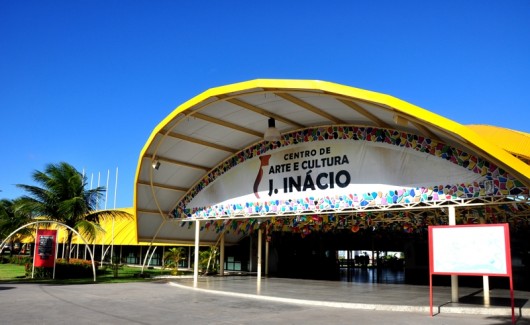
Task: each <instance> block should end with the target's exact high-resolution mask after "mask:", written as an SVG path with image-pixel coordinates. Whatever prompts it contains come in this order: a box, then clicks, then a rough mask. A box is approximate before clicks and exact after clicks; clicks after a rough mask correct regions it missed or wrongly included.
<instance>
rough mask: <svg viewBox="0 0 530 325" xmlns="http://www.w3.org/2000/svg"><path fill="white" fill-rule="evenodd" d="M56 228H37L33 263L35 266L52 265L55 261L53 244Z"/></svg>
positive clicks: (55, 238)
mask: <svg viewBox="0 0 530 325" xmlns="http://www.w3.org/2000/svg"><path fill="white" fill-rule="evenodd" d="M56 240H57V230H47V229H42V230H41V229H39V230H37V240H36V243H35V244H36V245H37V247H36V250H35V257H34V261H35V262H34V265H35V266H36V267H53V266H54V264H55V263H54V262H55V246H57V245H56V244H55V243H56Z"/></svg>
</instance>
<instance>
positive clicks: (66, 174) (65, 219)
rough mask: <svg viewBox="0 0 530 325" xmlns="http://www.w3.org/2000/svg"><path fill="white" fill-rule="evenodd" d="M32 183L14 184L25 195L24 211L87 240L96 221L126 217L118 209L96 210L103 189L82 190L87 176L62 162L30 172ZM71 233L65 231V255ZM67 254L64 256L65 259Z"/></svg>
mask: <svg viewBox="0 0 530 325" xmlns="http://www.w3.org/2000/svg"><path fill="white" fill-rule="evenodd" d="M32 176H33V180H34V181H35V182H36V183H37V184H39V185H40V186H41V187H39V186H33V185H24V184H17V187H19V188H21V189H23V190H25V191H26V192H27V195H25V196H23V197H22V198H21V199H20V200H21V204H22V207H23V208H24V210H25V211H27V212H29V213H31V214H33V215H34V216H38V217H43V218H46V219H47V220H53V221H57V222H61V223H63V224H65V225H67V226H69V227H71V228H72V229H75V230H76V231H77V232H79V233H81V234H82V235H83V236H84V237H85V238H86V239H87V240H92V239H94V238H95V236H96V234H97V232H98V231H102V228H101V227H100V226H99V222H100V220H102V219H104V218H108V217H130V214H129V213H127V212H123V211H118V210H98V206H97V204H98V202H99V201H100V200H102V198H103V195H104V193H105V188H104V187H96V188H94V189H86V187H87V177H86V176H85V175H82V174H81V173H80V172H79V171H78V170H77V169H75V168H74V167H73V166H72V165H70V164H68V163H66V162H60V163H57V164H48V165H47V166H46V167H45V169H44V171H38V170H37V171H35V172H33V175H32ZM72 238H73V233H72V232H71V231H70V230H69V229H68V237H67V245H68V246H67V248H68V250H67V251H68V252H69V251H70V247H71V245H72ZM68 257H69V254H68V256H67V259H68Z"/></svg>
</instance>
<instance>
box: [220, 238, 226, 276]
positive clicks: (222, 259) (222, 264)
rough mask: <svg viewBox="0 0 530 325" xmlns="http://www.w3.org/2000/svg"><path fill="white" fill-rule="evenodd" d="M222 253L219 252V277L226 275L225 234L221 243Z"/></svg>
mask: <svg viewBox="0 0 530 325" xmlns="http://www.w3.org/2000/svg"><path fill="white" fill-rule="evenodd" d="M219 246H221V247H220V252H219V275H220V276H224V275H225V233H224V232H223V233H222V234H221V242H220V243H219Z"/></svg>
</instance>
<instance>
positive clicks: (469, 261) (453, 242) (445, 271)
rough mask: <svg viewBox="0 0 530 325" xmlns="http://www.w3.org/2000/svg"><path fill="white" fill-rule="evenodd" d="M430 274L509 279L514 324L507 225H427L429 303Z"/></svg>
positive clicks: (513, 314)
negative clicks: (502, 277)
mask: <svg viewBox="0 0 530 325" xmlns="http://www.w3.org/2000/svg"><path fill="white" fill-rule="evenodd" d="M433 275H467V276H504V277H509V279H510V297H511V303H512V321H513V322H515V312H514V297H513V276H512V262H511V252H510V232H509V228H508V224H480V225H457V226H429V279H430V280H429V300H430V304H429V305H430V312H431V316H432V315H433V311H432V310H433V306H432V300H433V298H432V295H433V292H432V276H433Z"/></svg>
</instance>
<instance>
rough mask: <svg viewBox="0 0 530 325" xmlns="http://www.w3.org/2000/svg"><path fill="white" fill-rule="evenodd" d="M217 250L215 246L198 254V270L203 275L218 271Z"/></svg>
mask: <svg viewBox="0 0 530 325" xmlns="http://www.w3.org/2000/svg"><path fill="white" fill-rule="evenodd" d="M218 258H219V250H218V249H217V246H210V247H208V249H207V250H203V251H201V252H199V268H200V269H201V270H202V272H203V273H205V274H209V273H215V272H217V271H218V268H219V263H218Z"/></svg>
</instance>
